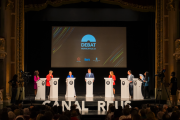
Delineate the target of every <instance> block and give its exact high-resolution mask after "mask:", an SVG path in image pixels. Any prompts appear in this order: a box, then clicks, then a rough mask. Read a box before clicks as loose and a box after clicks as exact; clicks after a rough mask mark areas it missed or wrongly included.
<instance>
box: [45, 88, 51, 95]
mask: <svg viewBox="0 0 180 120" xmlns="http://www.w3.org/2000/svg"><path fill="white" fill-rule="evenodd" d="M49 93H50V86H46V95H47V96H48V95H49Z"/></svg>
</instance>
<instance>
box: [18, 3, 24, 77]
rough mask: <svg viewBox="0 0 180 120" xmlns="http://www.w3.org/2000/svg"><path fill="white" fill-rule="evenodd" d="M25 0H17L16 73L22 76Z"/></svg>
mask: <svg viewBox="0 0 180 120" xmlns="http://www.w3.org/2000/svg"><path fill="white" fill-rule="evenodd" d="M23 48H24V0H17V1H16V74H17V75H18V79H19V78H21V74H20V72H19V70H23V69H24V68H23V66H24V65H22V64H23V63H24V61H23V60H24V59H23V57H24V54H23V53H24V51H23V50H24V49H23Z"/></svg>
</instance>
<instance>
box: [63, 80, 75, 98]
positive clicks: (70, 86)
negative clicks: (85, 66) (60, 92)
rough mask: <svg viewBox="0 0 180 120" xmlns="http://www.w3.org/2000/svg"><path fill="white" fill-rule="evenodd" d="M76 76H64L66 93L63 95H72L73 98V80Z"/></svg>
mask: <svg viewBox="0 0 180 120" xmlns="http://www.w3.org/2000/svg"><path fill="white" fill-rule="evenodd" d="M75 79H76V78H66V95H65V97H73V98H74V93H75V90H74V80H75Z"/></svg>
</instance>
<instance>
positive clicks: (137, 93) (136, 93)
mask: <svg viewBox="0 0 180 120" xmlns="http://www.w3.org/2000/svg"><path fill="white" fill-rule="evenodd" d="M141 86H142V81H141V80H139V79H138V78H134V79H133V99H144V97H143V95H142V91H141Z"/></svg>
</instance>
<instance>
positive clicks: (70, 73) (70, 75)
mask: <svg viewBox="0 0 180 120" xmlns="http://www.w3.org/2000/svg"><path fill="white" fill-rule="evenodd" d="M67 78H74V76H73V75H72V72H71V71H69V75H68V76H67ZM74 97H76V91H75V82H74Z"/></svg>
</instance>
